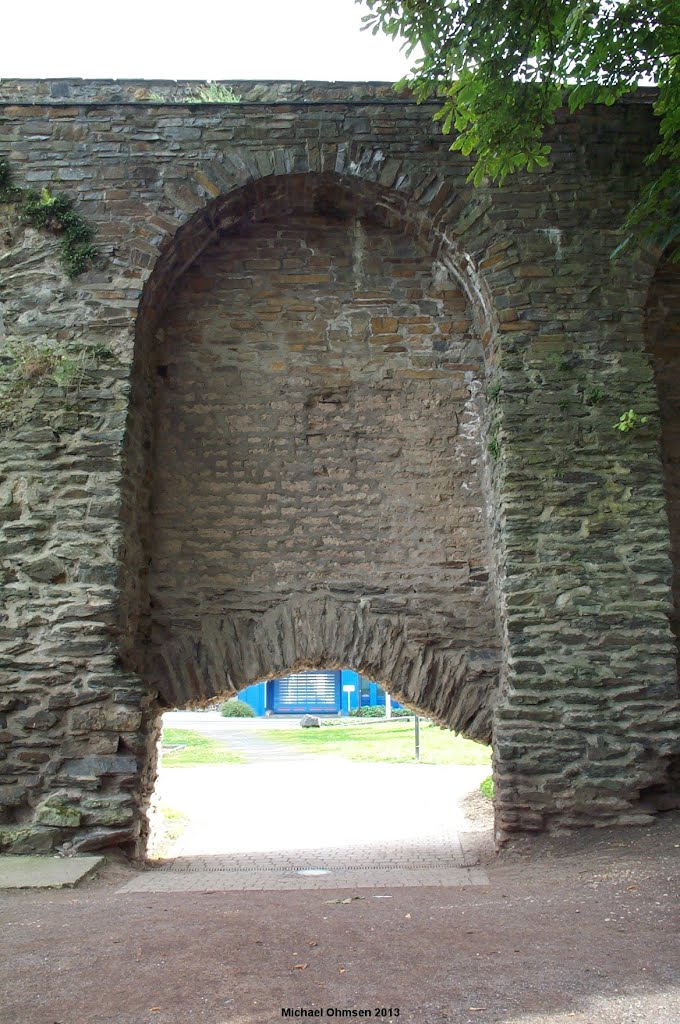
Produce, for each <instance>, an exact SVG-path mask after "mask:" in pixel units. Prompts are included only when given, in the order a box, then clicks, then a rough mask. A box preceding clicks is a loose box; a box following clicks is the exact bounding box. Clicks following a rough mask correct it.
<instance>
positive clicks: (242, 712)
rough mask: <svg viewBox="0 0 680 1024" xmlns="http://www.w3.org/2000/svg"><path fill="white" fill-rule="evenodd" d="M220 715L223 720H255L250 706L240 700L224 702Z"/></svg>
mask: <svg viewBox="0 0 680 1024" xmlns="http://www.w3.org/2000/svg"><path fill="white" fill-rule="evenodd" d="M221 714H222V715H223V717H224V718H256V717H257V716H256V714H255V711H254V709H253V708H251V706H250V704H246V703H245V701H242V700H225V702H224V704H223V705H222V711H221Z"/></svg>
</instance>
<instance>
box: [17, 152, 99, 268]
mask: <svg viewBox="0 0 680 1024" xmlns="http://www.w3.org/2000/svg"><path fill="white" fill-rule="evenodd" d="M0 203H16V205H17V208H18V210H19V215H20V217H21V219H22V221H23V222H24V224H30V225H31V226H32V227H35V228H43V229H45V230H47V231H51V232H53V233H54V234H56V235H59V236H60V238H61V263H62V266H63V267H64V269H65V271H66V273H67V275H68V276H69V277H71V278H73V277H77V276H78V274H82V273H83V271H84V270H87V269H88V267H90V266H91V265H92V263H93V262H94V260H95V258H96V256H97V249H96V247H95V245H94V244H93V240H94V229H93V228H92V227H91V225H90V224H88V223H87V221H86V220H85V219H84V218H83V217H81V216H80V214H79V213H77V212H76V211H75V210H74V209H73V203H72V201H71V200H70V199H69V198H68V196H65V195H63V194H61V193H60V194H57V195H53V194H52V192H50V190H49V188H47V187H45V188H43V189H41V190H40V191H39V192H38V191H36V190H35V189H22V188H18V187H17V186H16V185H14V184H13V182H12V176H11V172H10V168H9V164H8V162H7V160H5V159H4V157H0Z"/></svg>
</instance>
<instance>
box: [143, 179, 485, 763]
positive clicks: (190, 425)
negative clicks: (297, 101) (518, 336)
mask: <svg viewBox="0 0 680 1024" xmlns="http://www.w3.org/2000/svg"><path fill="white" fill-rule="evenodd" d="M227 200H228V201H227ZM207 223H209V225H210V233H209V235H208V236H207V237H206V235H205V231H206V224H207ZM195 228H196V233H197V237H196V238H195V239H194V243H195V244H194V245H193V247H192V243H191V231H190V229H191V222H190V224H189V225H187V226H186V227H185V228H184V229H182V233H181V238H179V237H178V242H177V246H176V248H175V250H174V251H173V252H169V253H166V255H165V257H164V261H163V263H162V264H160V263H159V268H158V272H157V274H156V275H154V276H152V278H151V280H150V282H149V285H148V288H147V292H146V299H145V301H144V302H143V304H142V313H141V315H140V322H139V330H138V345H137V381H136V389H137V390H136V399H135V401H134V402H133V413H132V416H131V423H130V439H131V448H132V449H134V448H135V446H136V447H137V450H138V451H141V450H142V449H143V448H144V446H145V445H146V447H147V449H148V450H149V452H150V456H149V457H148V460H147V467H148V472H147V475H146V477H145V480H146V484H145V488H146V492H145V494H144V493H142V492H141V491H140V492H138V493H137V495H136V496H135V502H134V504H133V503H132V502H131V514H130V522H131V523H134V525H135V535H136V536H137V537H139V538H141V540H142V543H141V544H140V545H139V546H138V547H137V548H135V547H134V546H132V545H131V546H130V556H131V561H134V559H135V558H138V559H140V563H141V564H142V565H144V566H145V565H146V564H147V562H148V581H147V582H145V584H144V587H143V589H140V590H139V592H138V594H137V606H136V608H135V607H133V605H132V603H131V605H130V615H129V626H130V628H129V629H128V648H127V657H128V659H129V662H130V664H131V665H132V666H134V667H135V668H136V669H137V670H138V671H141V672H142V674H144V676H145V677H146V678H147V679H148V680H149V682H150V683H151V684H152V685H153V686H154V687H157V688H158V690H159V692H160V694H161V699H162V701H163V702H164V703H165V704H167V705H169V706H175V707H182V706H188V705H191V704H197V703H201V702H204V701H206V700H208V699H210V698H212V697H215V696H218V695H222V694H228V693H230V692H234V691H236V690H239V689H241V688H243V687H245V686H247V685H249V684H250V683H253V682H255V681H256V680H259V679H265V678H268V677H269V678H271V677H274V676H277V675H280V674H281V673H282V672H283V671H284V670H285V671H297V670H300V669H306V668H307V669H309V668H318V667H321V666H324V667H326V668H333V667H338V668H339V667H341V666H342V665H346V664H352V665H354V666H356V668H357V670H358V671H361V672H363V673H365V674H366V675H367V676H368V677H370V678H374V679H390V680H391V683H392V686H393V692H394V695H395V697H396V698H397V699H398V700H400V701H402V702H404V703H405V704H407V705H409V706H411V707H416V708H418V709H420V710H421V711H423V712H424V713H427V714H428V715H429V716H430V717H432V718H434V719H435V720H437V721H439V722H441V723H442V724H445V725H448V726H449V727H450V728H454V729H456V730H458V731H461V732H464V733H466V734H467V735H469V736H471V737H473V738H477V739H483V740H486V741H488V740H489V739H490V734H491V715H492V709H493V703H494V697H495V693H496V688H497V679H498V670H499V661H500V654H499V650H500V643H499V638H498V623H497V615H496V599H495V595H494V591H493V585H492V574H491V571H490V555H489V551H490V541H489V535H488V527H487V506H488V504H489V502H488V500H487V497H486V480H485V474H484V461H485V450H484V445H483V440H482V434H483V426H484V422H485V416H486V413H485V405H484V400H483V386H484V373H485V370H484V353H483V349H482V343H481V340H480V332H479V327H478V324H476V323H475V318H474V315H473V309H472V307H471V305H470V303H469V301H468V299H467V297H466V296H465V294H464V293H463V291H462V289H461V286H460V285H459V284H458V283H457V282H456V281H455V280H454V279H453V275H452V273H451V272H450V269H449V268H448V267H447V265H445V263H444V262H442V260H440V259H439V258H438V256H437V255H436V252H435V254H433V251H432V248H431V247H429V248H428V246H427V245H426V241H427V239H426V238H423V237H419V230H420V228H419V226H418V225H417V224H416V223H415V222H414V221H413V220H412V219H410V218H409V216H408V211H407V210H406V209H405V207H404V202H403V199H402V198H401V197H399V196H398V195H397V194H396V193H395V194H391V193H389V192H387V191H386V190H384V189H379V188H378V187H376V186H372V185H367V184H365V183H364V184H358V183H355V182H352V183H351V184H350V183H348V182H347V181H341V180H340V179H338V178H336V177H335V176H333V175H290V176H286V177H283V178H276V179H263V180H261V181H260V182H259V183H257V184H256V185H252V186H247V187H246V188H244V189H242V190H240V191H239V192H238V193H235V194H233V195H231V196H230V197H226V198H225V197H223V198H222V199H220V200H216V201H215V204H213V207H212V208H211V209H209V211H208V214H203V215H201V217H200V218H199V219H198V221H197V224H196V225H195ZM199 240H200V244H199ZM187 253H191V256H188V257H186V254H187ZM183 254H184V256H185V257H186V258H181V257H182V255H183ZM179 268H181V269H179ZM461 276H462V275H461ZM140 458H141V455H140ZM147 500H148V501H149V503H150V509H151V514H150V515H146V514H145V512H144V508H145V507H146V506H145V502H146V501H147ZM150 757H151V755H150Z"/></svg>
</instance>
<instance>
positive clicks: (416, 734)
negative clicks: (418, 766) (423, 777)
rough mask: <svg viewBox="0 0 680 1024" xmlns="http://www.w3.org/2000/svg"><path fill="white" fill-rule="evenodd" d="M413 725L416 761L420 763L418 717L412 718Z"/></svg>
mask: <svg viewBox="0 0 680 1024" xmlns="http://www.w3.org/2000/svg"><path fill="white" fill-rule="evenodd" d="M413 721H414V723H415V727H416V729H415V736H416V761H420V716H419V715H416V716H415V718H414V720H413Z"/></svg>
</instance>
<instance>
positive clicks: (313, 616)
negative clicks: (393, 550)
mask: <svg viewBox="0 0 680 1024" xmlns="http://www.w3.org/2000/svg"><path fill="white" fill-rule="evenodd" d="M178 634H179V635H178ZM348 666H350V667H352V668H353V669H354V670H355V671H357V672H360V673H361V674H362V675H364V676H366V677H367V678H369V679H372V680H374V681H376V682H379V683H380V684H381V685H383V686H384V687H385V688H386V689H388V690H389V692H390V693H391V694H392V695H393V696H394V697H395V698H396V699H397V700H399V701H400V702H402V703H404V704H407V705H409V706H410V707H413V708H415V709H416V710H418V711H420V712H421V713H422V714H424V715H427V716H428V717H430V718H433V719H435V720H436V721H438V722H440V723H441V724H442V725H447V726H448V727H449V728H451V729H454V730H455V731H457V732H463V733H465V734H466V735H467V736H470V737H472V738H473V739H477V740H480V741H482V742H485V743H488V742H490V740H491V715H492V710H493V702H494V690H495V686H496V681H497V677H496V673H495V672H494V671H490V667H489V665H488V662H487V660H486V659H485V658H484V657H482V656H479V655H477V656H475V653H474V652H471V651H459V652H456V653H455V654H449V655H446V654H442V653H441V652H437V651H435V650H433V649H432V648H431V647H427V646H421V645H417V644H415V643H413V641H412V640H410V639H409V636H408V630H407V628H406V626H405V622H404V619H403V617H401V616H399V615H395V616H387V615H376V614H375V613H373V612H371V610H370V605H369V603H368V602H367V601H365V600H361V599H360V600H358V601H350V602H347V601H338V600H337V599H334V598H333V596H331V595H329V594H312V595H305V594H297V595H293V596H292V597H290V598H289V599H288V600H286V601H282V602H281V603H280V604H278V605H277V606H276V607H274V608H272V609H270V610H269V611H267V612H265V613H264V614H263V615H262V616H260V617H255V616H246V615H240V616H239V615H233V616H224V617H220V618H219V619H214V618H211V619H210V620H209V621H207V622H205V623H203V624H202V629H201V634H200V636H199V637H197V636H196V635H195V634H194V633H193V632H187V633H184V635H183V634H182V631H181V629H180V630H179V631H176V632H175V634H174V635H173V637H172V639H170V640H169V642H168V643H167V644H165V645H164V646H163V649H162V651H159V652H158V653H157V654H156V655H155V659H154V663H153V665H152V666H151V671H150V674H151V676H152V678H153V679H154V682H155V683H156V685H157V686H158V687H159V690H160V692H161V694H162V697H163V699H164V700H165V701H166V702H167V704H168V706H170V707H177V706H180V707H186V706H191V705H200V704H201V703H204V702H205V701H206V700H207V699H211V698H213V697H215V696H218V695H220V694H222V693H234V692H238V691H239V690H242V689H244V688H245V687H247V686H250V685H251V684H252V683H256V682H258V681H260V680H262V679H267V678H269V679H271V678H276V677H280V676H283V675H287V674H288V673H290V672H300V671H304V670H307V669H316V668H343V667H348Z"/></svg>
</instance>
